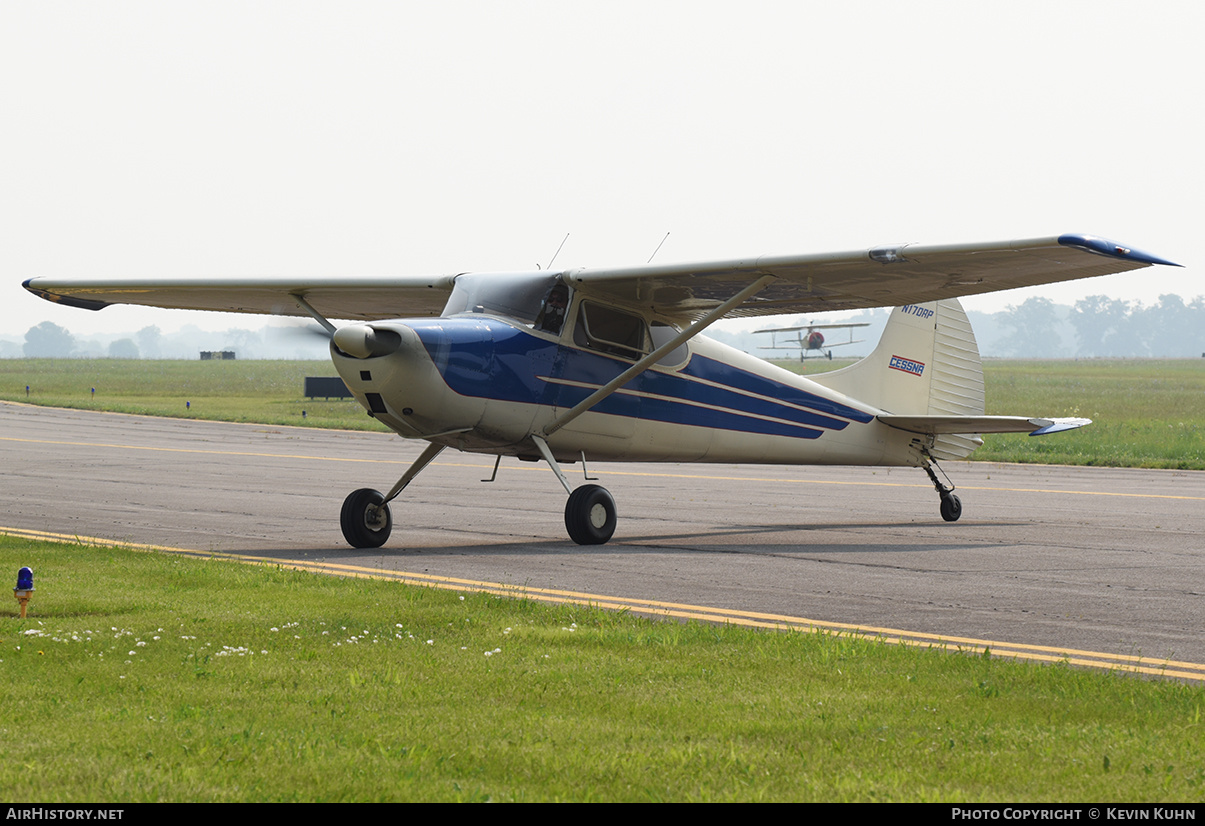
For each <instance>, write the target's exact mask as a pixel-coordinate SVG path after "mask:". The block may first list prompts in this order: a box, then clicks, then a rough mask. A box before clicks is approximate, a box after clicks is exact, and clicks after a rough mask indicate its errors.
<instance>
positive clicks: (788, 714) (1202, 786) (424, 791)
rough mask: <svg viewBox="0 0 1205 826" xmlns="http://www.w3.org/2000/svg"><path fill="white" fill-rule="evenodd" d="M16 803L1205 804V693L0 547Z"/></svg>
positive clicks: (356, 586) (824, 641)
mask: <svg viewBox="0 0 1205 826" xmlns="http://www.w3.org/2000/svg"><path fill="white" fill-rule="evenodd" d="M21 565H32V566H33V567H34V570H35V573H36V576H37V579H36V585H37V590H36V591H35V596H34V599H33V601H32V602H31V604H30V615H29V617H28V618H27V619H25V620H20V619H18V618H17V616H16V614H17V611H16V603H15V601H14V602H11V603H8V605H7V606H0V707H2V708H3V709H4V715H3V720H2V721H0V734H3V737H4V740H5V743H6V744H7V745H6V759H5V760H3V761H0V789H3V790H4V792H5V795H4V796H5V798H6V799H8V800H10V801H17V800H20V801H55V802H72V801H109V802H137V801H351V800H355V801H453V800H463V801H483V800H491V801H552V800H572V801H718V800H724V801H755V800H756V801H762V800H765V801H772V800H790V801H930V802H932V801H950V802H984V801H1008V802H1012V803H1021V802H1025V801H1046V802H1059V801H1092V802H1109V801H1127V802H1142V801H1163V802H1166V801H1200V800H1201V799H1202V798H1205V766H1203V765H1202V763H1201V759H1200V743H1201V740H1202V737H1203V736H1205V730H1203V728H1202V719H1201V712H1202V706H1203V705H1205V687H1202V686H1200V685H1184V684H1180V683H1175V682H1170V681H1151V680H1142V679H1137V678H1133V677H1129V676H1123V675H1119V674H1108V673H1100V672H1095V671H1083V670H1076V669H1072V668H1070V667H1067V666H1065V665H1054V666H1039V665H1035V664H1027V663H1019V662H1014V661H1010V660H1004V659H999V658H994V657H984V656H967V655H961V654H951V653H945V652H941V651H935V650H930V649H922V648H903V647H899V646H891V645H887V644H885V643H879V642H874V641H868V640H864V639H855V638H849V637H836V636H826V635H819V634H809V633H801V632H795V631H792V632H785V631H784V632H774V631H757V630H751V629H746V628H740V627H718V626H712V625H702V624H697V623H691V624H678V623H673V622H655V621H652V620H646V619H641V618H638V617H633V616H629V615H626V614H621V613H614V612H603V611H599V610H594V609H591V608H586V607H580V606H556V605H546V604H542V603H536V602H531V601H526V600H513V599H501V598H498V597H494V596H489V595H485V594H471V593H470V594H457V593H454V592H450V591H439V590H434V589H425V588H416V587H408V586H403V585H399V584H397V583H392V582H377V581H372V580H358V579H337V578H332V577H326V576H319V575H315V574H308V573H301V572H296V571H291V570H286V569H281V568H276V567H256V566H248V565H242V564H236V563H232V562H224V561H218V560H203V559H190V558H186V557H181V556H176V555H171V554H155V553H145V552H135V551H130V550H122V549H117V548H107V547H81V546H76V545H66V544H57V543H30V542H29V541H27V540H24V539H16V538H11V537H2V536H0V570H7V571H15V570H16V569H17V568H18V567H19V566H21Z"/></svg>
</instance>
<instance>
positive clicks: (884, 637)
mask: <svg viewBox="0 0 1205 826" xmlns="http://www.w3.org/2000/svg"><path fill="white" fill-rule="evenodd" d="M0 533H2V534H7V535H9V536H15V537H22V538H26V539H32V540H36V541H45V542H78V543H81V544H88V545H97V546H104V547H114V548H123V549H128V550H136V551H155V552H166V553H174V554H181V555H186V556H191V557H199V558H212V559H224V560H229V561H233V562H241V563H244V564H251V565H270V566H277V567H281V568H288V569H291V570H299V571H309V572H313V573H321V574H327V575H336V576H346V577H353V578H362V579H379V580H392V581H396V582H401V583H403V584H408V585H417V586H424V587H428V588H439V589H441V590H451V591H461V592H477V593H488V594H494V595H496V596H500V597H506V598H514V599H532V600H536V601H539V602H549V603H556V604H577V605H589V606H591V607H595V608H603V609H606V610H614V611H634V612H638V613H642V614H650V615H653V616H658V617H672V618H675V619H693V620H699V621H703V622H716V623H729V624H732V625H741V626H746V627H752V628H766V629H773V630H795V631H802V632H810V633H823V634H833V635H835V636H847V637H860V638H864V639H869V640H876V641H879V642H883V643H886V644H889V645H911V646H924V647H928V648H940V649H943V650H954V651H962V652H965V653H968V654H975V655H983V654H984V653H988V654H990V656H996V657H1009V658H1012V659H1019V660H1026V661H1032V662H1066V663H1069V664H1071V665H1078V666H1084V667H1088V668H1099V669H1105V670H1121V671H1127V672H1133V673H1139V674H1151V675H1155V676H1163V677H1173V678H1176V679H1187V680H1202V681H1205V663H1192V662H1183V661H1178V660H1154V659H1150V658H1144V657H1138V656H1134V655H1131V654H1109V653H1105V652H1097V651H1083V650H1080V649H1074V648H1058V647H1054V646H1045V645H1029V644H1025V643H1008V642H1000V641H996V640H981V639H975V638H973V637H952V636H943V635H940V634H930V633H925V632H919V631H904V630H900V629H895V628H880V627H876V626H865V625H854V624H850V623H840V622H830V621H827V620H813V619H808V618H805V617H792V616H788V615H783V614H767V613H762V612H757V611H742V610H737V609H730V608H710V607H707V606H700V605H689V604H683V603H675V602H662V601H659V600H644V599H635V598H630V597H616V596H604V595H601V594H589V593H581V592H577V591H565V590H559V589H549V588H532V587H527V586H519V585H508V584H506V583H501V582H488V581H480V580H472V579H463V578H459V577H444V576H435V575H432V574H418V573H411V572H407V571H389V570H385V569H380V568H369V567H364V566H359V565H347V564H343V563H334V562H319V561H313V560H299V559H275V558H272V557H264V556H254V555H251V554H235V553H222V552H218V551H202V550H197V549H193V548H174V547H169V546H162V545H142V544H135V543H128V542H118V541H115V540H110V539H100V538H96V537H83V536H75V535H72V534H59V533H51V532H48V531H35V530H28V529H23V528H5V527H0Z"/></svg>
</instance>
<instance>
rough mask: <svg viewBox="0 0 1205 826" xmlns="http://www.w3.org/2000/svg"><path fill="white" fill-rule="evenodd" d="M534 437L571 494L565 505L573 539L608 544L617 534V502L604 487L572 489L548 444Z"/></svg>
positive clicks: (589, 543) (580, 542)
mask: <svg viewBox="0 0 1205 826" xmlns="http://www.w3.org/2000/svg"><path fill="white" fill-rule="evenodd" d="M531 438H532V441H534V442H535V443H536V447H537V448H538V449H539V451H540V455H541V456H543V457H544V461H545V462H547V463H548V466H549V467H551V468H552V472H553V473H555V474H556V477H557V479H559V480H560V482H561V486H562V487H564V488H565V493H567V494H569V501H568V502H566V503H565V529H566V530H567V531H569V538H570V539H572V540H573V541H574V542H576V543H577V544H579V545H603V544H605V543H606V542H607V540H608V539H610V538H611V536H612V535H613V534H614V533H615V522H616V519H617V515H616V512H615V500H614V499H613V498H611V494H610V493H609V492H608V491H607V489H606V488H604V487H602V486H601V485H582V486H581V487H580V488H577V489H574V488H571V487H569V480H568V479H566V478H565V474H564V473H563V472H562V471H561V468H560V465H558V464H557V463H556V458H555V457H554V456H553V455H552V451H551V450H550V449H549V447H548V443H547V442H546V441H544V439H543V438H541V437H540V436H532V437H531ZM583 461H584V457H583Z"/></svg>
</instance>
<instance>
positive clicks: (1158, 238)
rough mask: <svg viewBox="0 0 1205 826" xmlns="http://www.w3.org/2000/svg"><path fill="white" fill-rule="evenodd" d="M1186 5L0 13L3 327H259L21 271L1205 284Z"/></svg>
mask: <svg viewBox="0 0 1205 826" xmlns="http://www.w3.org/2000/svg"><path fill="white" fill-rule="evenodd" d="M1202 9H1203V5H1202V4H1201V3H1194V2H1153V3H1152V2H1143V3H1137V2H1134V3H1110V2H1100V1H1099V0H1098V1H1097V2H1082V3H1059V2H1039V3H1027V2H1010V3H1007V4H1003V3H1001V4H990V3H966V2H950V3H917V2H849V3H827V2H825V3H821V2H815V3H808V2H799V0H794V2H782V3H772V2H767V3H762V2H749V0H745V1H744V2H740V3H736V2H732V3H712V2H699V0H694V2H680V3H678V2H675V3H668V2H666V3H658V2H647V1H646V2H639V3H636V2H632V3H626V2H615V0H608V2H599V3H582V2H565V1H564V0H562V2H548V3H544V2H446V1H445V2H440V3H418V2H371V1H370V0H363V1H358V2H351V3H348V2H337V3H336V2H330V3H316V2H299V1H298V0H288V2H248V0H238V2H229V3H227V2H214V1H213V0H207V1H206V2H198V3H188V2H161V1H159V0H156V1H155V2H71V3H63V2H49V1H48V0H33V1H32V2H25V1H24V0H0V334H4V335H13V334H21V335H23V334H24V331H25V330H27V329H28V328H29V327H30V326H32V325H33V324H36V323H39V322H41V321H44V320H51V321H54V322H55V323H56V324H59V325H61V326H65V327H67V328H68V329H70V330H71V331H72V332H75V333H91V332H98V331H120V330H137V329H139V328H141V327H145V326H147V325H149V324H158V325H160V326H161V327H162V328H163V329H164V330H170V329H175V328H178V327H179V326H181V325H183V324H185V323H197V324H200V325H201V326H204V327H206V328H211V329H221V328H224V327H229V326H232V325H237V326H259V325H261V324H262V323H264V322H265V321H266V318H264V317H246V316H243V317H234V318H231V317H228V316H212V315H209V316H206V315H200V314H194V313H181V312H172V311H155V310H148V309H127V308H109V309H107V310H104V311H103V312H101V313H89V312H85V311H81V310H72V309H68V308H61V307H56V306H53V305H51V304H49V303H47V302H44V301H41V300H39V299H36V298H34V297H33V296H30V295H28V294H27V293H25V291H24V290H21V289H20V282H21V281H22V280H24V279H25V278H28V277H31V276H35V275H49V276H67V275H88V276H150V277H158V276H197V275H268V274H301V275H315V276H327V275H337V274H349V275H365V274H428V273H446V272H460V271H466V270H495V269H496V270H503V269H516V268H524V269H525V268H530V267H532V266H534V265H535V264H536V263H540V264H546V263H547V262H548V260H549V258H550V257H551V256H552V254H553V252H554V251H555V250H556V247H557V245H558V244H559V243H560V242H561V239H562V238H563V237H564V235H565V233H570V234H571V235H570V238H569V241H568V243H567V244H566V245H565V249H564V251H563V252H562V253H561V256H560V258H559V259H558V260H557V264H558V265H565V266H570V265H572V266H599V265H608V264H630V263H637V262H643V261H644V260H646V259H647V258H648V257H649V255H650V254H651V253H652V251H653V249H654V248H655V247H656V246H657V244H658V243H659V242H660V241H661V238H662V236H664V235H665V233H666V232H667V231H668V232H671V233H672V234H671V235H670V237H669V240H668V241H667V242H666V244H665V246H664V247H663V248H662V250H661V252H660V253H659V254H658V257H657V260H658V261H659V262H662V263H668V262H671V261H684V260H706V259H711V258H732V257H738V256H746V255H752V254H762V253H804V252H825V251H837V250H852V249H863V248H867V247H870V246H874V245H879V244H886V243H897V242H920V243H945V242H959V241H993V240H1006V239H1013V238H1026V237H1037V236H1047V235H1057V234H1060V233H1063V232H1089V233H1095V234H1099V235H1104V236H1105V237H1109V238H1112V239H1113V240H1116V241H1120V242H1122V243H1125V244H1128V245H1132V246H1134V247H1137V248H1140V249H1144V250H1147V251H1150V252H1153V253H1155V254H1157V255H1161V256H1164V257H1167V258H1170V259H1172V260H1175V261H1178V262H1180V263H1182V264H1184V265H1185V266H1186V269H1184V270H1175V271H1172V270H1169V269H1160V270H1151V269H1147V270H1142V271H1139V272H1138V273H1137V274H1123V275H1117V276H1109V277H1107V278H1102V279H1095V280H1091V281H1085V282H1077V283H1075V284H1072V285H1065V286H1059V287H1046V288H1039V289H1036V290H1030V291H1025V292H1016V293H1002V294H999V295H996V296H989V297H984V298H978V299H970V300H968V301H967V305H968V307H971V308H973V309H981V310H988V311H993V310H997V309H1002V308H1003V307H1004V306H1005V305H1007V304H1010V303H1012V304H1015V303H1019V302H1021V301H1023V300H1024V299H1025V298H1026V297H1027V296H1029V295H1033V294H1041V295H1047V296H1049V297H1051V298H1053V299H1055V300H1056V301H1058V302H1060V303H1071V302H1073V301H1075V300H1076V299H1078V298H1081V297H1083V296H1085V295H1092V294H1105V295H1108V296H1111V297H1114V298H1123V299H1140V300H1142V301H1144V302H1147V303H1151V302H1154V301H1155V300H1156V299H1157V297H1158V296H1159V295H1160V294H1161V293H1168V292H1174V293H1179V294H1180V295H1183V296H1185V297H1186V298H1188V297H1191V296H1195V295H1200V294H1205V284H1202V283H1201V282H1200V281H1199V280H1198V279H1199V276H1198V273H1199V272H1200V267H1201V264H1202V261H1201V260H1200V259H1201V255H1200V253H1199V252H1198V251H1197V248H1196V241H1197V240H1198V238H1199V236H1200V235H1201V231H1202V230H1201V223H1202V220H1201V219H1202V217H1205V216H1203V213H1205V210H1203V209H1202V194H1201V193H1202V192H1203V191H1205V187H1203V184H1205V180H1203V177H1205V176H1203V173H1202V167H1203V164H1202V160H1201V152H1202V146H1205V135H1203V134H1202V132H1203V129H1202V126H1203V120H1205V118H1203V112H1205V95H1203V94H1202V91H1203V89H1202V86H1203V85H1205V65H1203V64H1205V60H1203V59H1202V58H1201V57H1200V54H1201V52H1200V48H1199V43H1198V42H1197V41H1198V40H1199V37H1200V32H1201V31H1202V30H1203V29H1205V12H1203V11H1202Z"/></svg>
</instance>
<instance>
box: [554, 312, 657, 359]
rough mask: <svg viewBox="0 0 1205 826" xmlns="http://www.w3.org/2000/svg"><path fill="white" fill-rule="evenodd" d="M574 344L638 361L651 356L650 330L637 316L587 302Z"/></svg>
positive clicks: (576, 331) (580, 315)
mask: <svg viewBox="0 0 1205 826" xmlns="http://www.w3.org/2000/svg"><path fill="white" fill-rule="evenodd" d="M573 340H574V342H575V343H576V344H578V345H580V346H582V347H589V348H590V349H591V350H598V351H600V352H603V353H610V354H612V355H615V356H621V357H623V358H626V359H630V360H633V361H635V360H636V359H638V358H640V357H641V356H643V355H644V354H646V353H647V352H649V336H648V328H647V327H645V324H644V319H643V318H641V317H640V316H638V315H635V314H634V313H629V312H625V311H623V310H617V309H615V308H614V307H607V306H606V305H604V304H595V303H594V302H593V301H583V302H582V303H581V309H580V310H579V311H578V315H577V324H575V325H574V329H573Z"/></svg>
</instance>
